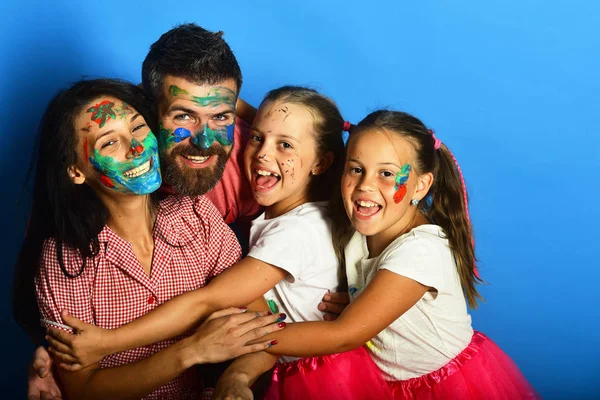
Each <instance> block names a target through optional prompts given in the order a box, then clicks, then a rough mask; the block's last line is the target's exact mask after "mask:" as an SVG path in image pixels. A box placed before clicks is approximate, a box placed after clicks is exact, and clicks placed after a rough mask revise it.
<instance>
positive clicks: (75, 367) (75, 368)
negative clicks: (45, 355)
mask: <svg viewBox="0 0 600 400" xmlns="http://www.w3.org/2000/svg"><path fill="white" fill-rule="evenodd" d="M58 366H59V367H60V368H61V369H64V370H65V371H70V372H75V371H79V370H80V369H81V368H83V366H82V365H81V364H77V363H75V364H65V363H60V364H58Z"/></svg>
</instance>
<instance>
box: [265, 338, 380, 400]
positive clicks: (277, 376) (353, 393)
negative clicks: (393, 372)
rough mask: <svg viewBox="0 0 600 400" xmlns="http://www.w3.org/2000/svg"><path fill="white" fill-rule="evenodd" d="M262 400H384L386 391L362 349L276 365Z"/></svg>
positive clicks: (370, 359)
mask: <svg viewBox="0 0 600 400" xmlns="http://www.w3.org/2000/svg"><path fill="white" fill-rule="evenodd" d="M264 398H265V399H266V400H277V399H285V400H310V399H336V400H358V399H360V400H363V399H364V400H386V399H391V393H390V389H389V388H388V386H387V383H386V381H385V380H384V379H383V376H382V375H381V371H380V370H379V368H378V367H377V365H375V362H374V361H373V359H372V358H371V356H370V355H369V353H368V351H367V350H366V349H365V348H364V347H359V348H358V349H356V350H352V351H347V352H345V353H339V354H331V355H327V356H320V357H307V358H302V359H300V360H296V361H292V362H288V363H285V364H278V365H277V366H276V367H275V369H274V371H273V376H272V377H271V383H270V384H269V386H268V388H267V390H266V393H265V397H264Z"/></svg>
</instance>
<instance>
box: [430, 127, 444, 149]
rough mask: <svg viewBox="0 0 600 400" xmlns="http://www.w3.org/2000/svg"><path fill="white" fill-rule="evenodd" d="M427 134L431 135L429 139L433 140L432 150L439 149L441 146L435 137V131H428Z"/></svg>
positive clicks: (440, 142)
mask: <svg viewBox="0 0 600 400" xmlns="http://www.w3.org/2000/svg"><path fill="white" fill-rule="evenodd" d="M427 132H429V133H431V137H432V138H433V148H434V149H435V150H437V149H439V148H440V146H441V145H442V141H441V140H440V139H438V138H436V137H435V131H434V130H433V129H429V130H428V131H427Z"/></svg>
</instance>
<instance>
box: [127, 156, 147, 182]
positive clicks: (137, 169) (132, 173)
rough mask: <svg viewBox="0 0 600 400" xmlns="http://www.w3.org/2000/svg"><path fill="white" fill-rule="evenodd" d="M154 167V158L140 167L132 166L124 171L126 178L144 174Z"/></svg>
mask: <svg viewBox="0 0 600 400" xmlns="http://www.w3.org/2000/svg"><path fill="white" fill-rule="evenodd" d="M150 168H152V158H150V159H149V160H148V161H146V162H145V163H143V164H142V165H140V166H139V167H135V168H132V169H130V170H128V171H125V172H123V176H124V177H126V178H137V177H138V176H142V175H144V174H145V173H146V172H148V171H150Z"/></svg>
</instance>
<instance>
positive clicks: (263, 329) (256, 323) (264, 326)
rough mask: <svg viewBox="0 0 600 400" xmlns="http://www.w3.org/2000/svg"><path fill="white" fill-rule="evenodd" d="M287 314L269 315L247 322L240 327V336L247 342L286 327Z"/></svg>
mask: <svg viewBox="0 0 600 400" xmlns="http://www.w3.org/2000/svg"><path fill="white" fill-rule="evenodd" d="M285 318H286V315H285V314H277V315H269V316H266V317H261V318H255V319H253V320H252V321H249V322H246V323H245V324H243V325H241V326H240V327H239V328H238V332H237V333H238V334H239V335H240V338H241V339H242V340H244V341H245V342H250V341H252V340H254V339H259V338H261V337H263V336H265V335H268V334H269V333H273V332H276V331H278V330H281V329H283V328H285V322H283V320H284V319H285Z"/></svg>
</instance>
